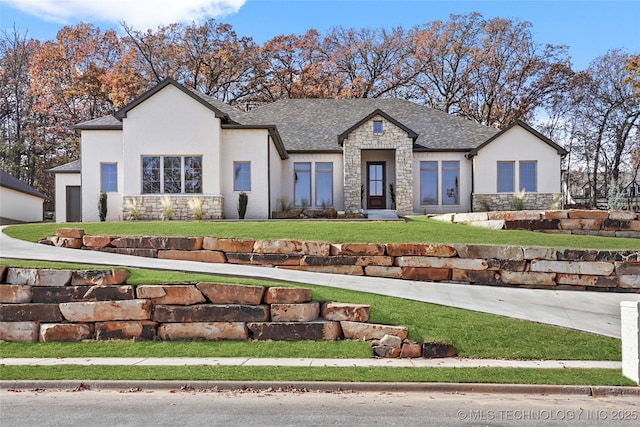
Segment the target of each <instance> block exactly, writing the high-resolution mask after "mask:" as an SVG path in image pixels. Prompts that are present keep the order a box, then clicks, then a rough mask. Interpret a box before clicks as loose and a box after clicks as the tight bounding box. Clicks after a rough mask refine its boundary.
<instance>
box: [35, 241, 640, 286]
mask: <svg viewBox="0 0 640 427" xmlns="http://www.w3.org/2000/svg"><path fill="white" fill-rule="evenodd" d="M48 242H49V243H52V244H56V245H58V246H64V247H75V248H83V249H87V250H99V251H106V252H114V253H121V254H127V255H138V256H146V257H157V258H162V259H176V260H189V261H201V262H212V263H225V262H227V263H233V264H249V265H268V266H273V267H278V268H285V269H296V270H306V271H315V272H323V273H333V274H347V275H357V276H363V275H364V276H373V277H388V278H395V279H407V280H419V281H451V282H458V283H469V284H479V285H496V286H516V287H528V288H543V289H571V290H607V291H617V292H634V293H640V251H597V250H575V249H552V248H540V247H518V246H488V245H448V244H413V243H387V244H376V243H355V244H330V243H323V242H303V241H295V240H252V239H234V238H218V237H115V236H89V235H83V232H82V230H76V229H68V230H65V229H60V230H58V236H56V237H53V238H51V240H49V241H48Z"/></svg>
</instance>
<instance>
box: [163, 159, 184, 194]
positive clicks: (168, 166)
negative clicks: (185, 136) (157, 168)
mask: <svg viewBox="0 0 640 427" xmlns="http://www.w3.org/2000/svg"><path fill="white" fill-rule="evenodd" d="M163 163H164V192H165V193H171V194H175V193H181V192H182V165H181V161H180V157H165V158H164V162H163Z"/></svg>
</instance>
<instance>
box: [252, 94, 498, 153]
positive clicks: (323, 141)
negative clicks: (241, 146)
mask: <svg viewBox="0 0 640 427" xmlns="http://www.w3.org/2000/svg"><path fill="white" fill-rule="evenodd" d="M376 109H380V110H381V111H383V112H385V113H386V114H387V115H389V116H391V117H393V118H394V119H395V120H397V121H398V122H400V123H402V124H403V125H405V126H406V127H408V128H409V129H411V130H413V131H414V132H416V133H417V134H418V138H417V139H416V141H415V144H414V148H415V149H416V150H421V151H429V150H434V151H446V150H460V151H466V150H472V149H474V148H476V147H478V146H479V145H481V144H482V143H483V142H484V141H486V140H487V139H488V138H490V137H492V136H493V135H495V134H496V133H497V132H498V130H497V129H493V128H490V127H487V126H483V125H479V124H477V123H474V122H472V121H470V120H466V119H462V118H459V117H455V116H452V115H450V114H447V113H443V112H441V111H438V110H434V109H432V108H429V107H425V106H422V105H418V104H415V103H413V102H410V101H405V100H402V99H370V98H364V99H285V100H281V101H277V102H274V103H272V104H267V105H264V106H262V107H260V108H258V109H256V110H252V111H249V112H248V113H245V114H244V115H243V116H242V117H241V123H242V124H254V125H257V124H262V125H266V124H271V125H276V126H277V128H278V132H279V133H280V136H281V137H282V142H283V143H284V145H285V147H286V149H287V150H288V151H342V147H340V144H339V143H338V135H340V134H341V133H343V132H344V131H346V130H347V129H349V128H350V127H351V126H352V125H354V124H356V123H357V122H359V121H360V120H362V119H363V118H365V117H366V116H368V115H369V114H371V113H372V112H373V111H375V110H376Z"/></svg>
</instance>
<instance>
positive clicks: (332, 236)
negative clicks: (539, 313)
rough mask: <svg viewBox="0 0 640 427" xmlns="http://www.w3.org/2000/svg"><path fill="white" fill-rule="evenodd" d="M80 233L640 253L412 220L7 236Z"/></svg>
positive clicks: (620, 242) (154, 226) (598, 242)
mask: <svg viewBox="0 0 640 427" xmlns="http://www.w3.org/2000/svg"><path fill="white" fill-rule="evenodd" d="M67 227H79V228H83V229H84V230H85V232H86V233H87V234H93V235H139V236H158V235H167V236H216V237H238V238H255V239H280V238H289V239H298V240H310V241H323V242H331V243H364V242H368V243H394V242H400V243H447V244H456V243H467V244H470V243H471V244H487V245H517V246H542V247H554V248H571V249H608V250H625V249H629V250H638V249H640V239H623V238H607V237H595V236H578V235H566V234H543V233H535V232H531V231H517V230H488V229H484V228H480V227H472V226H468V225H463V224H451V223H444V222H440V221H435V220H431V219H428V218H426V217H412V218H411V219H409V220H407V221H393V222H388V221H385V222H382V221H216V222H189V221H172V222H137V221H130V222H102V223H77V224H54V223H44V224H27V225H16V226H10V227H7V228H5V229H4V232H5V233H6V234H7V235H9V236H11V237H15V238H18V239H22V240H28V241H31V242H36V241H38V240H40V239H42V238H44V237H47V236H52V235H54V234H55V231H56V230H57V229H58V228H67Z"/></svg>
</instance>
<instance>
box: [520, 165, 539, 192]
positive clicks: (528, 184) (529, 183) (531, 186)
mask: <svg viewBox="0 0 640 427" xmlns="http://www.w3.org/2000/svg"><path fill="white" fill-rule="evenodd" d="M536 169H537V163H536V162H535V161H532V162H530V161H527V162H520V191H526V192H529V193H535V192H536V191H538V186H537V184H536V182H537V179H536V175H537V172H536Z"/></svg>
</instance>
